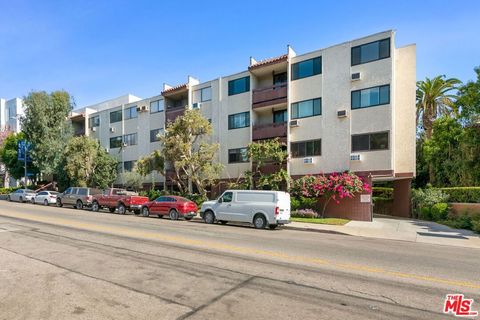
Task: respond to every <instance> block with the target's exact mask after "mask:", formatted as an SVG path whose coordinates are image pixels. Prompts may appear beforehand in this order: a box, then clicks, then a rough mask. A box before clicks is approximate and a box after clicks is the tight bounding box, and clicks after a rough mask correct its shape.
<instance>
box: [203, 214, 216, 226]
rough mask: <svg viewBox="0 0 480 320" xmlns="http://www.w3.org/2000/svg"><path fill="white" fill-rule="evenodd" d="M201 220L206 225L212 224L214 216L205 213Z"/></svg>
mask: <svg viewBox="0 0 480 320" xmlns="http://www.w3.org/2000/svg"><path fill="white" fill-rule="evenodd" d="M203 220H205V222H206V223H208V224H212V223H214V222H215V215H214V214H213V212H212V211H207V212H205V215H204V216H203Z"/></svg>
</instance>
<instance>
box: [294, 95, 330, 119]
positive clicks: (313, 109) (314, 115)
mask: <svg viewBox="0 0 480 320" xmlns="http://www.w3.org/2000/svg"><path fill="white" fill-rule="evenodd" d="M315 100H320V113H319V114H313V113H312V115H310V116H305V117H299V116H298V110H297V117H294V112H293V106H294V105H299V104H300V103H302V102H307V101H312V103H313V105H312V112H314V111H315ZM322 111H323V110H322V97H318V98H314V99H307V100H302V101H296V102H292V103H291V104H290V116H291V119H292V120H295V119H304V118H311V117H317V116H321V115H322Z"/></svg>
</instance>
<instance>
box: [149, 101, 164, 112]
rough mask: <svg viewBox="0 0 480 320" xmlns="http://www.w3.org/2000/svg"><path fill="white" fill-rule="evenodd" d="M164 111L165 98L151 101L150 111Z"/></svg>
mask: <svg viewBox="0 0 480 320" xmlns="http://www.w3.org/2000/svg"><path fill="white" fill-rule="evenodd" d="M160 111H163V100H157V101H152V102H150V113H156V112H160Z"/></svg>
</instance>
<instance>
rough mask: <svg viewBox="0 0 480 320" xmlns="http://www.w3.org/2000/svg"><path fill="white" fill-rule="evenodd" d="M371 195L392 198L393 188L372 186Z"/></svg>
mask: <svg viewBox="0 0 480 320" xmlns="http://www.w3.org/2000/svg"><path fill="white" fill-rule="evenodd" d="M372 196H373V197H379V198H390V199H391V198H393V188H386V187H373V188H372Z"/></svg>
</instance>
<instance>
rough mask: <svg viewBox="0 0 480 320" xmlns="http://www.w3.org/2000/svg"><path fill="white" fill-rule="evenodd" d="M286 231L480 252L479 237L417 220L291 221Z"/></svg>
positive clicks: (386, 218)
mask: <svg viewBox="0 0 480 320" xmlns="http://www.w3.org/2000/svg"><path fill="white" fill-rule="evenodd" d="M284 228H285V229H290V230H303V231H312V232H324V233H340V234H346V235H352V236H361V237H369V238H377V239H389V240H402V241H411V242H420V243H430V244H438V245H447V246H458V247H466V248H476V249H480V235H479V234H477V233H474V232H472V231H469V230H461V229H452V228H450V227H447V226H444V225H441V224H438V223H435V222H431V221H423V220H415V219H401V218H395V217H374V218H373V221H372V222H365V221H350V222H348V223H347V224H345V225H343V226H333V225H325V224H314V223H303V222H293V221H292V223H290V224H288V225H286V226H285V227H284Z"/></svg>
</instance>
